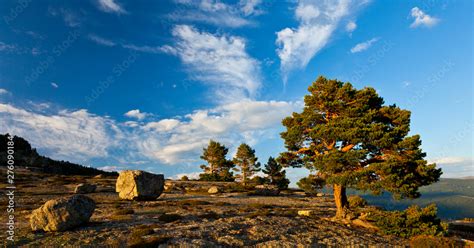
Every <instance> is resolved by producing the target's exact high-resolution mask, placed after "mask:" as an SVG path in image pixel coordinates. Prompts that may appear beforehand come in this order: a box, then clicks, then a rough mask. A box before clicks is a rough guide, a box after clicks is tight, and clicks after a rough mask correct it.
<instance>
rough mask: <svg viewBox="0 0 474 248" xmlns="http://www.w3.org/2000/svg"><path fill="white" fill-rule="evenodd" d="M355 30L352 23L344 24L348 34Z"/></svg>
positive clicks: (354, 24)
mask: <svg viewBox="0 0 474 248" xmlns="http://www.w3.org/2000/svg"><path fill="white" fill-rule="evenodd" d="M356 28H357V24H356V23H355V22H354V21H349V22H348V23H347V24H346V31H347V32H349V33H352V32H354V30H356Z"/></svg>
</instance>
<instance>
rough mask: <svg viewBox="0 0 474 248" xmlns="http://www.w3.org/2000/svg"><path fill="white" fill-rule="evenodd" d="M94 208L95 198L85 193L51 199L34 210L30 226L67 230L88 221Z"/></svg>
mask: <svg viewBox="0 0 474 248" xmlns="http://www.w3.org/2000/svg"><path fill="white" fill-rule="evenodd" d="M94 209H95V202H94V200H92V199H91V198H89V197H87V196H85V195H73V196H70V197H62V198H59V199H53V200H49V201H47V202H46V203H45V204H44V205H43V206H41V207H40V208H38V209H35V210H33V212H32V213H31V215H30V226H31V229H32V230H33V231H39V230H43V231H47V232H55V231H65V230H68V229H71V228H73V227H77V226H80V225H82V224H84V223H86V222H88V221H89V219H90V217H91V216H92V213H93V212H94Z"/></svg>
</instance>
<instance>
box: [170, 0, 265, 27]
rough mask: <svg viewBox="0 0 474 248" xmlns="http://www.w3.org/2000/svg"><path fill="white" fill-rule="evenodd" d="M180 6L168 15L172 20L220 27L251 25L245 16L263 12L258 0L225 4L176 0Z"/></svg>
mask: <svg viewBox="0 0 474 248" xmlns="http://www.w3.org/2000/svg"><path fill="white" fill-rule="evenodd" d="M177 3H178V4H179V5H180V6H181V8H180V9H179V10H178V11H175V12H173V13H171V14H170V15H169V16H168V17H169V18H171V19H172V20H179V21H188V22H201V23H207V24H212V25H215V26H220V27H231V28H238V27H243V26H249V25H253V22H252V21H250V20H248V19H247V18H246V17H248V16H251V15H259V14H261V13H263V11H262V10H261V9H259V8H258V6H259V5H260V4H261V1H260V0H248V1H243V0H242V1H240V2H239V3H237V4H233V5H230V4H226V3H223V2H220V1H213V0H201V1H177Z"/></svg>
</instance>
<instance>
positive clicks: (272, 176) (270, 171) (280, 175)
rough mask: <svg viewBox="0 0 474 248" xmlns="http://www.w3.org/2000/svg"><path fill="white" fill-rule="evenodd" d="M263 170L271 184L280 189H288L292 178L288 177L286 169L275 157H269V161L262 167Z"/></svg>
mask: <svg viewBox="0 0 474 248" xmlns="http://www.w3.org/2000/svg"><path fill="white" fill-rule="evenodd" d="M262 172H263V173H265V174H267V175H268V176H267V178H268V179H269V180H270V184H273V185H276V186H277V187H278V188H279V189H287V188H288V184H290V180H288V179H287V178H286V171H284V170H283V166H282V165H281V164H280V163H278V162H277V161H276V160H275V159H274V158H273V157H269V158H268V162H267V163H266V164H265V167H264V168H263V169H262Z"/></svg>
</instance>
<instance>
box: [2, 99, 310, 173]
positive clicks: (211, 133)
mask: <svg viewBox="0 0 474 248" xmlns="http://www.w3.org/2000/svg"><path fill="white" fill-rule="evenodd" d="M298 108H301V104H300V103H298V102H284V101H251V100H243V101H240V102H235V103H230V104H224V105H220V106H218V107H215V108H211V109H200V110H196V111H194V112H192V113H190V114H188V115H185V116H181V117H176V118H171V119H162V120H158V121H148V122H147V121H143V122H135V123H134V125H127V123H126V122H125V123H121V122H117V121H115V120H112V119H110V118H109V117H102V116H97V115H94V114H91V113H89V112H88V111H87V110H84V109H82V110H75V111H71V110H67V109H59V110H58V111H57V112H51V111H48V112H49V113H48V112H45V111H35V110H31V109H24V108H19V107H16V106H13V105H10V104H0V118H1V119H2V120H4V121H2V122H0V132H1V133H5V132H9V133H12V134H15V135H19V136H22V137H24V138H26V139H27V140H29V141H30V142H31V143H32V145H33V146H34V147H37V148H39V149H40V150H41V151H42V152H44V153H45V154H46V155H50V156H52V157H54V158H58V159H65V160H71V161H76V162H83V161H89V160H90V159H91V158H105V159H112V160H114V161H121V163H123V164H131V162H133V161H135V162H136V161H141V162H140V163H146V162H147V161H148V162H151V163H154V162H160V163H162V164H177V163H185V162H186V163H192V162H197V161H198V160H199V154H200V153H201V152H202V148H203V147H204V146H205V145H206V144H207V143H208V142H209V139H217V140H220V141H222V142H224V143H225V144H227V145H228V146H229V147H230V148H232V149H235V148H236V147H235V146H236V145H237V144H239V142H247V143H250V144H258V143H259V142H262V141H264V140H268V139H272V138H277V137H278V132H279V131H280V127H281V119H282V118H283V117H285V116H287V115H289V114H290V113H292V112H293V111H296V110H297V109H298Z"/></svg>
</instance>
